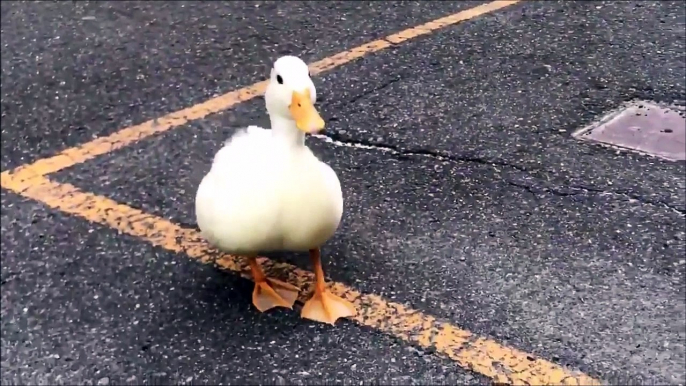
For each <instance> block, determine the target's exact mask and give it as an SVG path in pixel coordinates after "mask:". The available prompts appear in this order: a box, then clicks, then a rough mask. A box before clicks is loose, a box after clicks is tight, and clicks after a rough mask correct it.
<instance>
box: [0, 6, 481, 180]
mask: <svg viewBox="0 0 686 386" xmlns="http://www.w3.org/2000/svg"><path fill="white" fill-rule="evenodd" d="M479 3H480V2H474V1H468V2H444V3H436V4H433V3H432V4H429V3H425V2H394V3H369V2H367V3H364V2H335V3H334V2H332V3H322V2H318V3H316V2H297V1H289V2H214V3H203V2H195V1H193V2H191V1H185V2H184V1H178V2H177V1H175V2H136V3H131V2H66V1H65V2H3V3H2V6H1V7H2V9H1V14H2V143H3V145H2V157H1V163H2V169H3V170H4V169H7V168H11V167H16V166H19V165H20V164H23V163H28V162H33V161H35V160H36V159H38V158H43V157H45V156H49V155H53V154H55V153H56V152H58V151H59V150H62V149H64V148H66V147H69V146H74V145H77V144H79V143H82V142H87V141H89V140H91V139H93V137H95V136H103V135H106V134H109V133H112V132H114V131H116V130H118V129H121V128H123V127H125V126H129V125H131V124H136V123H140V122H143V121H145V120H148V119H152V118H155V117H158V116H160V115H162V114H165V113H170V112H172V111H176V110H179V109H182V108H185V107H188V106H191V105H193V104H196V103H199V102H202V101H204V100H205V99H207V98H210V97H212V96H216V95H220V94H222V93H226V92H229V91H232V90H234V89H237V88H239V87H243V86H248V85H250V84H252V83H254V82H257V81H260V80H263V79H264V78H265V76H266V75H265V74H268V72H269V68H270V67H271V64H272V62H273V61H274V60H275V59H276V57H278V56H280V55H282V54H288V53H290V54H295V55H300V56H301V57H302V58H303V59H304V60H306V61H308V62H309V61H311V60H317V59H322V58H324V57H326V56H329V55H333V54H335V53H338V52H340V51H343V50H345V49H348V48H352V47H355V46H356V45H359V44H362V43H364V42H366V41H370V40H374V39H377V38H379V37H382V36H385V35H387V34H390V33H394V32H397V31H399V30H402V29H404V28H408V27H412V26H414V25H417V24H421V23H424V22H427V21H430V20H433V19H434V18H438V17H441V16H444V15H447V14H451V13H455V12H458V11H460V10H463V9H467V8H470V7H473V6H474V5H475V4H479Z"/></svg>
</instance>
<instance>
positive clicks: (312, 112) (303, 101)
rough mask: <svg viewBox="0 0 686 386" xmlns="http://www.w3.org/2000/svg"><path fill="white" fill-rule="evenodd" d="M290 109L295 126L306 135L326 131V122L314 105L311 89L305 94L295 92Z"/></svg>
mask: <svg viewBox="0 0 686 386" xmlns="http://www.w3.org/2000/svg"><path fill="white" fill-rule="evenodd" d="M288 109H289V110H290V112H291V115H292V116H293V119H294V120H295V125H296V126H297V127H298V129H300V130H302V131H304V132H305V133H308V134H313V133H316V132H319V131H322V129H324V120H323V119H322V117H321V116H320V115H319V113H318V112H317V109H315V108H314V105H313V104H312V100H311V99H310V90H309V89H305V91H304V92H297V91H293V96H292V97H291V105H290V106H288Z"/></svg>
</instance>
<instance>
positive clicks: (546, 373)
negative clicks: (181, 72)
mask: <svg viewBox="0 0 686 386" xmlns="http://www.w3.org/2000/svg"><path fill="white" fill-rule="evenodd" d="M0 183H1V185H2V187H3V188H5V189H10V190H12V191H14V192H17V193H19V194H21V195H22V196H24V197H27V198H30V199H33V200H37V201H41V202H44V203H45V204H46V205H48V206H50V207H52V208H55V209H59V210H61V211H64V212H66V213H70V214H73V215H76V216H79V217H82V218H84V219H86V220H89V221H92V222H94V223H98V224H102V225H106V226H109V227H111V228H114V229H117V230H119V231H120V232H122V233H126V234H129V235H131V236H135V237H139V238H141V239H143V240H146V241H148V242H150V243H151V244H153V245H155V246H158V247H162V248H164V249H166V250H169V251H172V252H176V253H185V254H187V255H188V256H190V257H192V258H195V259H199V260H201V261H202V262H205V263H209V262H212V260H213V258H212V256H220V257H219V258H218V259H217V260H216V264H217V265H219V266H220V267H222V268H224V269H227V270H231V271H234V272H237V273H242V272H243V271H244V270H245V265H244V262H243V259H241V258H240V257H238V256H232V255H219V253H218V252H217V251H215V250H213V249H212V248H211V247H210V246H208V245H207V244H206V243H205V241H204V240H203V239H202V237H201V236H200V234H199V233H198V232H197V231H195V230H193V229H188V228H182V227H180V226H178V225H176V224H173V223H171V222H169V221H167V220H165V219H163V218H159V217H157V216H154V215H151V214H148V213H144V212H142V211H140V210H138V209H134V208H131V207H129V206H126V205H123V204H119V203H117V202H115V201H113V200H111V199H109V198H107V197H102V196H98V195H95V194H92V193H86V192H82V191H80V190H78V189H77V188H76V187H74V186H73V185H70V184H60V183H56V182H53V181H50V180H49V179H48V178H46V177H35V178H33V179H32V180H30V181H27V180H21V179H20V178H18V177H17V176H15V175H13V174H11V173H9V174H3V175H2V178H1V180H0ZM261 263H262V264H263V267H264V268H265V271H267V272H269V274H270V275H274V276H275V277H283V276H286V275H287V276H288V281H289V282H291V283H293V284H295V285H297V286H299V287H300V288H302V289H303V291H302V292H301V297H300V298H299V299H298V300H299V301H300V302H301V303H302V302H304V301H305V300H306V297H307V296H308V295H309V293H310V292H311V291H312V282H313V280H314V275H313V274H312V273H311V272H308V271H305V270H302V269H300V268H297V267H295V266H292V265H290V264H285V263H279V262H275V261H272V260H269V259H267V258H261ZM330 287H331V290H332V291H333V292H334V293H336V294H337V295H339V296H341V297H344V298H346V299H348V300H349V301H351V302H353V303H355V305H356V306H357V307H358V309H359V313H358V315H357V316H356V317H354V318H353V319H352V320H354V321H355V322H357V323H358V324H360V325H362V326H367V327H371V328H374V329H376V330H379V331H382V332H384V333H387V334H391V335H394V336H396V337H398V338H400V339H403V340H405V341H407V342H411V343H414V344H416V345H419V346H421V347H423V348H425V349H428V350H435V351H436V352H438V353H440V354H442V355H445V356H447V357H448V358H450V359H452V360H454V361H456V362H457V363H458V364H459V365H460V366H462V367H463V368H466V369H470V370H472V371H475V372H477V373H480V374H483V375H485V376H487V377H490V378H492V379H493V380H494V381H495V382H498V383H509V384H529V385H599V384H600V382H599V381H598V380H596V379H593V378H591V377H589V376H587V375H585V374H582V373H579V372H575V371H570V370H567V369H565V368H563V367H561V366H558V365H556V364H554V363H551V362H548V361H546V360H544V359H541V358H535V357H534V356H532V355H528V354H527V353H525V352H522V351H519V350H517V349H514V348H510V347H506V346H502V345H500V344H498V343H497V342H495V341H492V340H490V339H486V338H482V337H478V336H475V335H473V334H472V333H471V332H469V331H465V330H463V329H460V328H459V327H457V326H455V325H452V324H450V323H447V322H443V321H439V320H436V319H435V318H433V317H432V316H430V315H425V314H424V313H422V312H420V311H418V310H413V309H411V308H409V307H407V306H405V305H403V304H399V303H394V302H390V301H388V300H385V299H384V298H382V297H380V296H378V295H373V294H364V293H360V292H358V291H357V290H355V289H353V288H350V287H348V286H347V285H345V284H342V283H332V284H331V285H330Z"/></svg>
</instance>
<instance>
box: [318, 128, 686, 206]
mask: <svg viewBox="0 0 686 386" xmlns="http://www.w3.org/2000/svg"><path fill="white" fill-rule="evenodd" d="M312 137H315V138H319V139H322V140H324V141H325V142H327V143H331V144H333V145H336V146H343V147H350V148H358V149H367V150H373V151H380V152H383V153H387V154H391V155H393V156H394V157H396V158H398V159H409V158H411V157H427V158H431V159H435V160H439V161H443V162H452V163H459V162H470V163H477V164H480V165H486V166H489V167H491V168H494V167H496V166H502V167H506V168H511V169H515V170H517V171H519V172H522V173H526V174H527V175H528V176H530V177H532V178H534V179H536V180H538V181H541V182H544V180H543V179H542V178H540V177H536V176H534V175H533V172H532V171H531V170H527V169H526V168H523V167H521V166H519V165H516V164H512V163H508V162H505V161H502V160H497V159H486V158H483V157H478V156H475V155H469V154H449V153H447V152H442V151H436V150H428V149H403V148H400V147H398V146H394V145H388V144H381V143H373V142H371V141H366V140H352V139H350V138H344V137H342V136H341V135H339V134H336V133H333V132H327V133H325V134H314V135H312ZM504 182H506V183H507V184H509V185H511V186H515V187H518V188H521V189H524V190H526V191H528V192H530V193H531V194H533V195H534V196H536V195H539V194H546V193H547V194H552V195H555V196H559V197H570V196H590V195H608V196H614V197H618V198H622V199H623V200H626V201H629V202H632V201H636V202H640V203H641V204H644V205H649V206H653V207H659V208H663V209H667V210H670V211H672V212H674V213H676V214H678V215H680V216H686V210H685V209H681V208H678V207H676V206H674V205H671V204H668V203H666V202H664V201H658V200H652V199H649V198H645V197H642V196H640V195H638V194H635V193H630V192H617V191H611V190H604V189H599V188H592V187H587V186H579V185H572V186H561V187H552V186H535V185H526V184H522V183H518V182H514V181H511V180H507V179H505V180H504ZM546 183H547V181H546Z"/></svg>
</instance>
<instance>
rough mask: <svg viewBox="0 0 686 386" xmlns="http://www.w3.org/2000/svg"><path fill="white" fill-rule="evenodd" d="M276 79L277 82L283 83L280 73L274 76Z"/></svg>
mask: <svg viewBox="0 0 686 386" xmlns="http://www.w3.org/2000/svg"><path fill="white" fill-rule="evenodd" d="M276 81H277V82H279V84H283V78H282V77H281V75H277V76H276Z"/></svg>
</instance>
